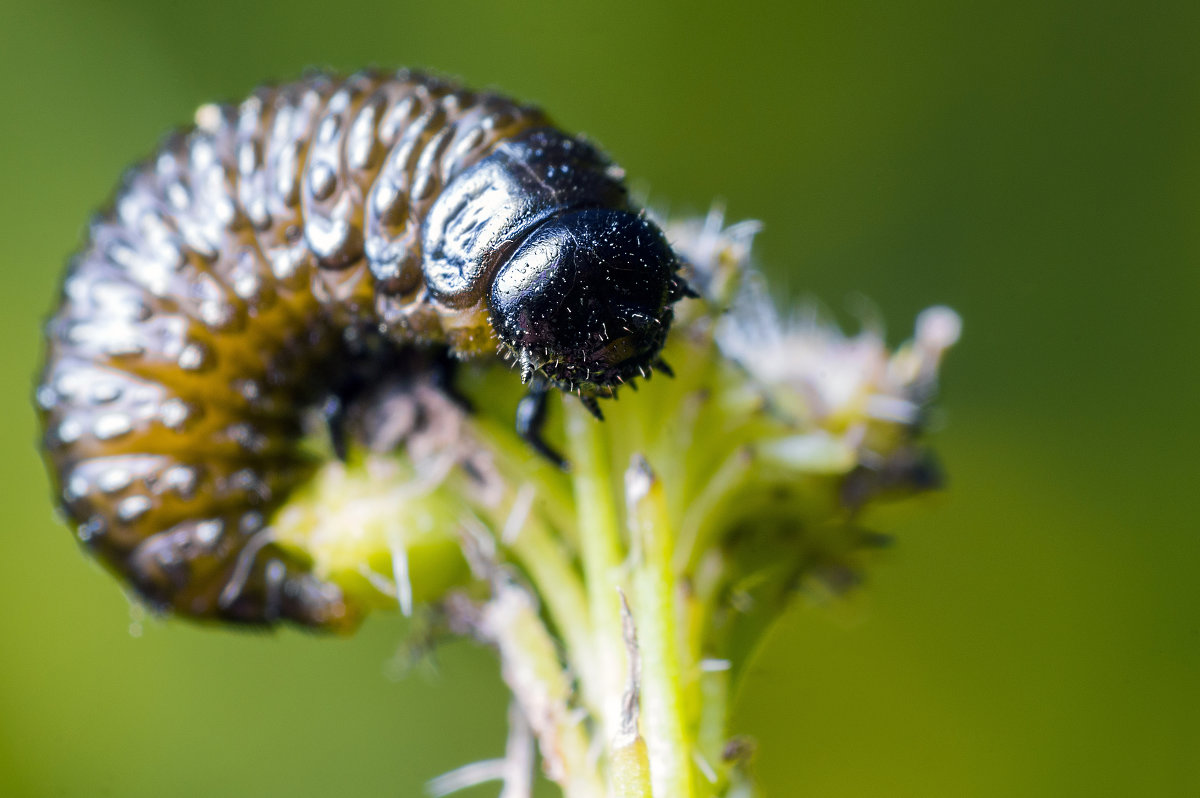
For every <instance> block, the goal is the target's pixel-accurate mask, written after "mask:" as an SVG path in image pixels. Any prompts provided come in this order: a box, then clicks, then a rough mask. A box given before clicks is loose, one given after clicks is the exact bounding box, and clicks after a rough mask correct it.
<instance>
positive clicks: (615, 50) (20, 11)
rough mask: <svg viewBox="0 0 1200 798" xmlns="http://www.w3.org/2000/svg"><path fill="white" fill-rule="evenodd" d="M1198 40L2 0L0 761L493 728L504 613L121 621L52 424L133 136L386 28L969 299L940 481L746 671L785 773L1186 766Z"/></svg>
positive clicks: (385, 773) (121, 774)
mask: <svg viewBox="0 0 1200 798" xmlns="http://www.w3.org/2000/svg"><path fill="white" fill-rule="evenodd" d="M1197 42H1200V6H1198V5H1197V4H1195V3H1191V2H1179V3H1174V4H1172V3H1158V4H1134V3H1128V4H1121V3H1108V2H1065V1H1064V0H1004V1H1003V2H977V3H958V2H950V1H946V2H940V1H938V0H928V1H921V0H918V2H908V3H877V4H873V3H864V2H857V1H856V0H850V1H849V2H847V0H838V1H837V2H814V3H788V4H783V3H779V4H775V3H757V2H749V1H748V0H740V2H736V3H734V2H724V3H717V4H706V3H702V2H697V1H695V0H693V1H692V2H686V3H678V4H674V5H667V4H657V3H652V2H641V3H635V4H629V5H625V4H620V3H610V2H605V3H586V4H585V3H545V4H538V3H521V4H514V5H509V6H505V7H502V6H500V5H493V4H483V3H479V4H474V3H463V2H419V3H416V2H403V0H389V2H379V3H365V2H358V0H342V2H339V3H330V2H327V0H326V1H324V2H311V1H310V0H286V2H262V3H256V4H248V3H245V2H242V1H241V0H208V1H207V2H205V3H163V2H159V1H158V0H145V1H144V2H105V3H92V2H62V0H37V1H36V2H35V1H33V0H3V3H2V4H0V98H2V103H3V104H2V106H0V111H2V121H0V232H2V240H3V247H2V248H0V252H3V256H4V263H3V266H2V268H0V302H2V303H3V305H2V309H3V312H2V313H0V330H2V333H3V335H2V337H0V358H2V359H0V369H2V371H0V383H2V385H3V391H0V412H2V413H3V416H2V417H3V419H4V423H3V424H2V425H0V452H2V453H3V457H0V491H3V495H2V496H0V518H2V524H0V536H2V537H0V795H5V796H158V795H176V796H185V795H196V796H207V795H223V796H252V795H253V796H258V795H293V796H329V795H355V796H384V795H387V796H397V795H418V794H420V789H421V785H422V784H423V783H424V781H425V780H426V779H428V778H430V777H432V776H434V775H436V774H438V773H441V772H443V771H445V770H447V769H449V768H451V767H453V766H455V765H458V764H462V763H464V762H466V761H469V760H472V759H475V758H481V757H488V756H492V755H495V754H498V753H499V752H500V750H501V746H502V740H503V735H504V728H503V716H504V706H505V699H504V695H503V692H502V690H501V687H500V683H499V680H498V678H497V675H496V673H495V668H494V665H493V663H492V660H491V657H490V655H489V654H488V653H487V652H486V651H482V650H480V649H477V648H475V647H473V646H471V645H468V644H457V645H450V646H448V647H446V648H444V649H442V650H441V651H440V652H439V653H438V655H437V657H436V672H433V669H430V672H424V673H417V674H414V675H412V676H410V677H408V678H406V679H404V680H400V681H397V680H394V679H390V678H389V676H388V673H389V668H388V663H389V661H390V660H391V659H392V656H393V654H394V652H395V650H396V648H397V645H398V642H399V639H400V630H401V625H400V623H399V622H398V620H397V619H396V618H395V617H383V616H381V617H379V618H376V619H374V620H372V621H371V622H369V623H368V624H367V625H366V627H365V628H364V629H363V630H362V632H361V633H360V634H358V635H357V636H355V637H354V638H352V639H350V640H344V641H335V640H328V639H320V638H313V637H309V636H306V635H303V634H300V633H296V632H291V631H284V632H281V633H278V634H271V635H266V634H245V633H234V632H230V631H224V630H215V629H198V628H195V627H193V626H190V625H187V624H184V623H178V622H157V621H146V622H143V623H141V624H140V626H139V625H138V624H132V627H131V617H130V609H129V605H128V603H127V601H126V599H125V598H124V597H123V595H122V594H121V593H120V591H119V590H118V589H117V587H116V585H115V584H114V583H113V582H112V580H111V579H109V577H108V576H106V575H105V574H104V573H102V572H101V571H100V569H99V568H98V567H96V566H95V565H93V564H92V563H90V562H89V561H87V560H86V559H85V558H84V557H83V556H82V555H81V554H80V553H79V551H78V550H77V547H76V545H75V543H74V542H73V540H72V537H71V535H70V534H68V532H67V531H66V530H65V529H64V528H62V527H61V526H60V525H59V524H58V523H57V522H56V521H55V519H54V517H53V515H52V513H51V504H50V499H49V495H48V488H47V484H46V481H45V477H44V475H43V472H42V468H41V464H40V462H39V460H38V457H37V454H36V450H35V446H34V441H35V437H36V432H35V429H34V420H33V414H32V411H31V409H30V401H29V396H30V392H31V387H30V385H31V378H32V375H33V373H34V372H35V369H36V365H37V361H38V358H39V356H40V342H39V324H40V321H41V318H42V317H43V315H44V314H45V312H46V311H47V310H48V309H49V306H50V303H51V301H52V297H53V295H54V292H55V290H56V283H57V280H58V274H59V272H60V269H61V265H62V263H63V260H64V258H65V256H66V255H67V254H68V253H69V252H70V251H71V250H72V248H73V247H74V246H75V245H76V243H77V242H78V237H79V235H80V233H81V230H82V227H83V224H84V222H85V220H86V219H87V217H88V214H89V213H90V212H91V211H92V210H93V208H95V207H96V206H97V205H98V204H100V203H101V202H102V201H103V200H104V198H105V197H106V196H107V195H108V193H109V191H110V189H111V188H112V186H113V185H114V183H115V181H116V178H117V176H118V174H119V173H120V171H121V169H122V168H123V167H124V166H125V165H126V164H127V163H129V162H130V161H132V160H133V159H135V158H136V157H139V156H141V155H143V154H145V153H147V152H148V151H149V150H150V149H151V148H152V147H153V146H154V144H155V142H156V141H157V139H158V137H159V136H160V134H161V133H162V132H163V131H164V130H165V129H166V128H168V127H170V126H172V125H175V124H178V123H182V122H184V121H186V120H188V119H189V118H190V113H191V110H192V109H193V108H194V107H195V106H196V105H197V104H199V103H201V102H203V101H206V100H209V99H212V98H237V97H240V96H242V95H243V94H245V93H246V92H248V91H249V90H250V89H251V88H252V86H253V85H254V84H255V83H257V82H259V81H261V80H264V79H268V78H282V77H290V76H294V75H296V74H297V73H298V72H300V71H301V70H302V69H303V68H304V67H306V66H309V65H331V66H335V67H340V68H352V67H356V66H361V65H365V64H372V63H374V64H381V65H393V64H411V65H423V66H427V67H432V68H436V69H438V70H442V71H444V72H447V73H450V74H455V75H459V76H461V77H462V78H464V79H465V80H466V81H468V82H469V83H471V84H474V85H488V86H497V87H503V88H504V89H505V90H506V91H508V92H510V93H513V94H515V95H517V96H520V97H523V98H528V99H530V100H534V101H537V102H540V103H542V104H543V105H544V106H545V107H547V108H549V109H551V111H552V112H553V113H554V114H555V116H556V117H557V118H558V120H559V121H560V122H561V123H562V124H563V125H564V126H565V127H567V128H569V129H575V130H582V131H586V132H587V133H589V134H591V135H592V136H594V137H595V138H596V139H598V140H599V141H601V142H602V143H603V144H604V145H605V146H606V147H607V149H608V150H609V151H610V152H611V153H613V154H614V155H615V156H616V157H617V158H618V159H619V160H620V161H621V163H622V164H623V165H624V166H625V167H626V168H627V170H628V172H629V173H630V174H631V175H632V176H634V177H635V179H636V181H639V185H641V186H643V187H648V189H649V192H650V196H651V199H652V201H654V202H656V203H658V204H659V205H660V207H661V206H663V205H666V204H668V203H669V208H670V210H672V211H673V212H684V211H696V212H702V211H705V210H706V209H707V208H708V206H709V203H710V202H711V201H712V200H713V199H714V198H720V199H722V200H723V201H724V202H725V204H726V206H727V208H728V214H729V216H730V218H734V219H737V218H745V217H754V218H758V219H761V220H763V221H764V223H765V232H764V233H763V234H762V236H761V238H760V239H759V248H758V255H759V258H760V261H761V264H762V266H763V268H764V269H765V270H766V271H767V272H768V273H769V274H770V275H771V277H772V278H773V280H774V285H775V286H776V287H777V288H778V290H779V293H780V295H781V296H782V297H786V298H790V299H792V300H798V299H800V298H802V297H807V296H813V297H817V298H819V299H820V300H821V301H823V302H824V303H825V304H826V305H827V306H828V307H829V308H830V309H831V310H832V312H834V313H835V314H837V315H839V316H840V317H842V318H843V319H844V320H846V321H848V322H850V323H853V319H854V317H855V316H856V315H861V314H862V313H863V312H864V311H863V310H862V308H864V307H870V308H873V310H869V311H866V312H868V313H878V314H879V315H881V316H882V317H883V318H885V319H886V320H888V322H889V330H890V332H891V334H892V338H893V340H898V339H900V338H902V337H904V336H906V335H907V334H908V332H909V331H910V330H911V322H912V319H913V317H914V315H915V314H916V313H917V312H918V310H919V309H921V308H922V307H924V306H926V305H929V304H932V303H947V304H949V305H952V306H953V307H955V308H956V309H958V310H959V311H960V312H961V313H962V315H963V317H964V319H965V325H966V327H965V338H964V340H963V342H962V344H961V346H960V347H959V348H958V349H957V350H956V351H955V352H954V353H953V355H952V357H951V359H950V361H949V363H948V368H947V371H946V378H945V383H944V392H943V407H944V413H943V415H942V419H943V424H942V428H941V429H940V430H939V431H938V432H937V434H936V437H937V442H938V447H939V449H940V451H941V453H942V457H943V461H944V464H945V466H946V470H947V471H948V473H949V474H950V477H951V482H950V489H949V490H948V491H947V492H946V493H945V494H944V495H943V496H942V497H940V498H939V499H938V500H936V501H933V502H926V503H924V504H923V505H922V506H919V507H916V508H914V510H913V511H912V512H908V513H904V514H900V515H899V516H898V517H897V518H896V520H895V521H894V522H893V523H892V524H891V527H890V530H889V531H891V532H893V533H895V535H896V537H897V545H896V546H895V547H894V548H893V549H892V550H891V551H890V552H889V553H888V554H887V555H886V557H885V558H884V560H883V562H881V563H880V564H879V566H878V567H877V568H876V569H874V570H873V571H872V572H871V574H870V578H869V582H868V585H867V589H866V591H865V592H864V593H863V594H862V595H860V596H859V597H858V598H856V599H855V600H854V601H852V602H851V603H850V604H849V605H848V606H846V607H841V608H838V609H835V610H833V611H830V610H828V609H821V608H814V607H809V606H805V605H801V606H798V607H797V609H796V610H795V611H794V612H792V613H791V614H790V615H789V617H788V618H787V619H786V621H785V623H784V624H783V625H782V626H781V628H780V629H779V630H778V632H777V633H776V634H775V635H774V636H773V638H772V639H771V641H770V644H769V645H768V646H767V648H766V650H765V651H764V652H763V653H762V656H761V657H760V658H759V660H758V661H757V664H756V666H755V668H754V670H753V673H752V675H751V678H750V679H749V682H748V684H747V685H746V687H745V689H744V691H743V693H742V695H741V697H740V700H739V703H738V708H737V712H736V715H735V718H734V721H735V728H736V730H737V731H744V732H752V733H753V734H755V735H756V736H757V739H758V741H759V758H758V772H759V774H760V776H761V781H762V784H763V786H764V788H765V789H766V791H767V793H768V794H769V795H772V796H777V797H778V796H793V795H796V796H805V795H811V796H1013V795H1021V796H1068V795H1070V796H1074V795H1080V796H1129V795H1153V796H1195V795H1200V589H1198V587H1197V582H1198V580H1197V571H1198V569H1200V535H1198V533H1200V524H1198V523H1197V516H1196V512H1197V511H1196V507H1197V503H1196V499H1197V496H1198V495H1200V485H1198V482H1200V465H1198V462H1197V450H1198V448H1200V435H1198V434H1197V433H1198V432H1200V429H1198V427H1200V423H1198V415H1200V414H1198V413H1197V410H1198V402H1197V390H1198V389H1200V378H1198V377H1200V366H1198V357H1197V346H1198V344H1200V335H1198V332H1200V322H1198V319H1200V235H1198V233H1200V223H1198V222H1200V47H1198V46H1197ZM131 628H132V631H131ZM139 629H140V634H135V633H134V632H137V631H139ZM471 794H472V795H480V796H483V795H494V794H495V789H494V788H492V789H490V790H482V789H481V790H477V791H476V792H474V793H471Z"/></svg>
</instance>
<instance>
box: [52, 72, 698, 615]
mask: <svg viewBox="0 0 1200 798" xmlns="http://www.w3.org/2000/svg"><path fill="white" fill-rule="evenodd" d="M680 268H681V263H680V260H679V259H678V258H677V257H676V255H675V253H674V252H673V251H672V249H671V247H670V245H669V244H668V242H667V240H666V239H665V237H664V235H663V233H662V231H661V230H660V229H659V228H658V227H657V226H656V225H655V224H654V223H653V222H652V221H651V220H649V219H648V218H647V217H646V215H645V214H644V213H643V212H641V211H640V210H639V209H638V208H637V207H635V205H634V204H633V203H632V202H631V200H630V198H629V196H628V192H627V190H626V188H625V186H624V183H623V173H622V171H621V170H620V169H619V168H618V167H617V166H615V165H614V164H613V163H612V162H611V161H609V160H608V159H607V158H606V157H605V156H604V155H602V154H601V153H600V152H599V151H598V150H597V148H595V147H594V146H593V145H592V144H590V143H589V142H588V141H586V140H585V139H583V138H582V137H578V136H571V135H568V134H566V133H564V132H562V131H560V130H559V129H558V128H557V127H555V126H554V124H553V123H552V122H551V121H550V119H549V118H548V117H547V116H546V115H545V114H544V113H543V112H542V111H540V110H539V109H537V108H534V107H531V106H528V105H522V104H520V103H518V102H516V101H514V100H511V99H508V98H505V97H502V96H499V95H497V94H493V93H487V92H473V91H470V90H467V89H464V88H461V87H459V86H457V85H456V84H453V83H450V82H447V81H443V80H441V79H437V78H434V77H431V76H428V75H425V74H421V73H417V72H409V71H400V72H395V73H388V74H384V73H379V72H361V73H357V74H354V75H351V76H349V77H340V76H335V75H330V74H314V75H310V76H307V77H305V78H304V79H302V80H299V81H297V82H293V83H287V84H281V85H277V86H267V87H263V88H260V89H258V90H256V91H255V92H254V93H253V94H252V95H251V96H250V97H249V98H247V99H246V100H244V101H243V102H241V103H240V104H238V105H231V104H213V105H205V106H202V107H201V108H200V109H199V110H198V111H197V112H196V115H195V124H194V126H193V127H191V128H188V129H186V130H182V131H178V132H176V133H173V134H171V135H169V136H168V137H167V138H166V140H165V141H164V142H163V143H162V145H161V146H160V148H159V149H158V151H157V152H156V153H155V154H154V155H153V156H151V157H150V158H149V159H148V160H146V161H145V162H143V163H140V164H138V165H135V166H133V167H132V168H131V169H130V170H129V171H128V172H127V173H126V175H125V176H124V178H123V180H122V182H121V184H120V186H119V188H118V190H117V192H116V194H115V197H114V199H113V200H112V202H111V205H110V207H109V208H108V210H106V211H104V212H102V213H101V214H99V215H97V217H96V218H95V219H94V220H93V221H92V223H91V224H90V226H89V228H88V231H87V235H86V238H85V243H84V244H83V246H82V249H81V250H80V251H79V253H78V254H77V255H75V256H74V257H73V259H72V260H71V262H70V263H69V265H68V268H67V272H66V275H65V277H64V279H63V283H62V289H61V297H60V300H59V304H58V306H57V309H56V310H55V311H54V312H53V314H52V316H51V318H50V320H49V321H48V323H47V326H46V359H45V366H44V369H43V372H42V376H41V379H40V383H39V385H38V387H37V388H36V392H35V394H36V400H35V401H36V405H37V408H38V412H39V414H40V418H41V421H42V426H43V430H44V435H43V448H44V452H45V459H46V461H47V467H48V470H49V472H50V475H51V479H52V482H53V484H54V487H55V490H56V491H57V496H58V501H59V504H60V506H61V509H62V511H63V512H64V514H65V515H66V517H67V518H68V519H69V521H70V522H72V523H73V524H74V526H75V529H76V533H77V537H78V538H79V540H80V541H81V542H82V543H83V545H84V546H85V547H86V548H88V549H89V550H91V551H92V552H93V553H94V554H95V555H96V556H97V557H98V558H99V559H100V560H101V561H102V562H103V563H104V564H105V565H106V566H108V567H109V568H110V569H112V570H113V571H115V572H116V573H117V574H118V575H119V576H120V577H121V578H122V579H124V580H125V581H127V582H128V584H130V585H131V586H132V587H133V588H134V590H135V591H136V592H137V593H138V594H139V595H140V596H141V597H142V598H143V599H144V600H145V601H147V602H148V603H149V604H150V605H151V606H152V607H155V608H159V609H162V610H164V611H173V612H175V613H176V614H179V615H183V616H187V617H192V618H198V619H209V620H223V621H232V622H240V623H247V624H260V625H272V624H276V623H278V622H281V621H288V622H293V623H297V624H300V625H303V626H308V627H312V628H318V629H338V628H346V627H347V626H348V625H352V624H353V623H354V622H355V618H354V617H353V616H354V610H353V609H352V608H350V607H349V606H348V605H347V602H346V601H345V600H344V597H343V596H342V594H341V592H340V591H339V589H338V588H337V587H336V586H335V585H333V584H330V583H327V582H323V581H322V580H320V579H318V578H317V577H316V576H315V575H314V574H313V573H312V572H311V568H310V566H309V565H308V564H307V563H306V562H304V561H303V560H302V559H301V558H299V557H298V556H297V555H294V554H291V553H289V552H287V551H285V550H283V549H282V548H280V547H278V546H277V545H276V544H275V543H274V542H273V541H272V539H271V534H270V527H269V523H268V522H269V518H270V515H271V512H272V510H273V509H275V508H277V507H278V506H279V505H280V504H281V503H282V502H283V501H284V500H285V499H286V497H287V495H288V493H289V492H290V491H291V490H293V489H294V488H295V487H296V486H297V485H299V484H300V483H302V482H303V481H304V480H305V479H306V478H307V476H308V475H309V473H310V471H311V464H310V463H309V461H308V460H307V459H306V458H305V457H303V456H302V455H301V454H300V450H299V449H298V441H299V439H300V437H301V435H302V432H303V430H302V423H301V422H302V418H303V410H304V408H306V407H311V406H312V405H313V404H314V403H316V402H320V401H321V400H322V398H323V397H325V396H328V395H331V394H332V395H335V396H336V394H337V391H338V385H337V381H338V377H337V375H338V374H340V373H344V371H345V369H343V368H340V366H341V365H342V364H344V363H346V362H354V363H356V364H357V366H358V368H357V373H358V375H359V378H360V379H362V378H363V364H364V363H365V364H366V367H367V368H366V379H367V380H368V381H369V380H370V379H371V378H372V377H373V376H378V377H382V376H384V375H385V373H386V369H388V368H415V367H416V366H413V365H412V364H413V363H415V362H419V360H420V359H418V360H413V359H412V358H378V359H375V360H372V359H370V358H369V357H368V358H365V359H364V357H363V352H364V351H369V350H370V348H371V347H370V346H368V345H367V344H364V342H366V341H371V340H376V341H378V340H382V341H384V342H385V343H387V344H390V345H392V346H396V347H408V348H412V349H416V350H421V351H427V352H428V353H431V354H430V358H426V359H427V360H430V359H432V360H436V359H437V356H438V353H441V354H444V355H446V356H448V357H450V358H488V357H491V358H498V357H499V358H504V359H507V360H509V361H510V363H511V364H513V365H514V366H516V367H517V368H519V370H520V376H521V379H522V381H523V382H525V383H527V384H528V385H529V392H528V394H527V395H526V397H525V399H523V400H522V401H521V403H520V405H519V406H518V412H517V419H516V425H517V429H518V432H519V433H520V434H521V435H522V436H523V437H524V438H525V439H526V440H527V441H528V442H529V443H530V445H531V446H532V447H533V448H534V449H535V450H537V451H539V452H540V453H541V454H543V455H545V456H547V457H549V458H551V459H553V460H556V461H559V462H561V459H560V458H559V457H558V455H557V453H556V452H554V451H553V450H552V449H551V448H550V447H549V446H547V445H546V444H545V443H544V442H543V441H542V436H541V423H542V419H543V417H544V407H545V399H546V396H547V394H548V392H550V391H552V390H559V391H569V392H572V393H575V394H577V395H578V396H579V398H580V400H581V401H582V402H583V403H584V404H585V406H587V407H588V408H589V409H590V410H592V412H593V413H594V414H595V415H597V416H600V410H599V404H598V401H597V400H598V399H601V398H605V397H609V396H611V395H613V393H614V391H615V390H616V388H617V387H618V386H620V385H621V384H622V383H625V382H628V381H631V380H633V379H635V378H636V377H638V376H642V377H646V376H649V374H650V372H651V371H652V370H653V369H655V368H658V369H662V370H667V367H666V364H664V363H662V362H661V360H659V358H658V353H659V350H660V349H661V347H662V345H663V342H664V339H665V337H666V334H667V331H668V329H669V327H670V325H671V321H672V318H673V312H672V306H673V304H674V303H675V302H676V301H677V300H679V299H680V298H682V297H684V296H688V295H691V292H690V289H689V288H688V287H687V285H686V283H685V282H684V280H683V279H682V277H681V276H680ZM397 364H399V365H397Z"/></svg>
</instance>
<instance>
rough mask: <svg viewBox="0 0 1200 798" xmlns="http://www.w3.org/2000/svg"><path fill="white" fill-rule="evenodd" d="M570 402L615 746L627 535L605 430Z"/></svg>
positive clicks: (608, 729) (609, 730)
mask: <svg viewBox="0 0 1200 798" xmlns="http://www.w3.org/2000/svg"><path fill="white" fill-rule="evenodd" d="M573 404H574V403H568V407H567V408H566V410H567V444H568V451H569V452H570V457H571V468H572V476H573V480H574V487H575V501H576V506H577V507H578V519H579V521H578V526H579V537H580V543H579V548H580V557H581V559H582V561H583V573H584V579H585V581H586V585H587V599H588V606H589V608H590V609H591V618H592V634H593V639H594V647H593V650H594V651H595V652H596V662H597V670H598V673H597V681H598V682H599V694H600V695H601V696H604V699H603V701H604V706H602V707H601V709H600V719H601V725H602V728H603V734H604V740H605V741H606V742H607V743H611V741H613V740H614V739H616V737H617V734H618V733H619V731H620V727H621V706H620V700H619V697H620V696H621V694H622V691H623V681H624V674H625V670H626V664H625V651H624V648H623V646H622V643H621V640H622V636H621V617H620V603H619V598H618V595H617V588H619V587H620V585H621V579H620V576H621V575H620V573H619V566H620V563H621V559H622V558H621V549H622V545H621V530H620V526H619V519H618V516H617V508H616V502H615V497H614V495H613V489H612V483H611V482H610V474H611V473H612V472H611V470H610V469H609V462H608V450H607V447H606V446H605V442H604V440H603V438H602V429H601V427H600V425H599V424H597V423H596V421H595V419H593V418H592V417H591V416H590V415H588V413H587V411H586V410H585V409H584V408H583V407H582V406H573Z"/></svg>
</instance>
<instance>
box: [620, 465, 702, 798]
mask: <svg viewBox="0 0 1200 798" xmlns="http://www.w3.org/2000/svg"><path fill="white" fill-rule="evenodd" d="M626 497H627V498H626V503H627V504H628V506H629V528H630V532H631V537H632V539H633V542H634V547H635V551H637V552H638V553H639V554H640V557H639V558H637V559H636V561H635V565H634V574H633V586H634V598H635V603H634V608H633V615H634V620H635V621H636V622H637V629H638V650H639V652H640V654H641V659H642V707H643V715H642V717H643V718H644V723H643V726H644V729H645V737H646V745H647V747H648V749H649V752H650V775H651V781H652V783H653V785H654V795H655V796H661V798H668V797H669V798H676V796H679V797H680V798H689V797H690V796H692V795H693V791H692V790H693V784H692V764H691V752H692V741H691V739H690V737H689V734H688V729H687V719H686V717H685V714H684V713H685V707H684V701H683V661H682V657H681V656H680V643H681V641H682V638H681V635H680V629H679V625H678V621H679V611H678V608H677V607H676V590H677V587H678V584H679V583H678V580H676V579H675V573H674V570H673V569H672V567H671V548H672V544H673V535H672V527H671V521H670V516H669V514H668V511H667V503H666V498H665V496H664V493H663V488H662V482H661V481H660V480H659V479H658V478H657V477H655V476H654V474H653V472H651V470H650V466H649V465H648V464H647V463H646V461H645V460H643V459H642V458H641V457H635V458H634V462H633V464H632V465H631V466H630V468H629V471H628V473H627V474H626Z"/></svg>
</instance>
